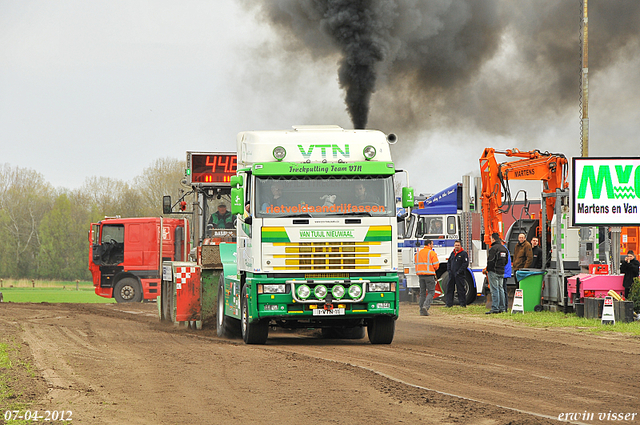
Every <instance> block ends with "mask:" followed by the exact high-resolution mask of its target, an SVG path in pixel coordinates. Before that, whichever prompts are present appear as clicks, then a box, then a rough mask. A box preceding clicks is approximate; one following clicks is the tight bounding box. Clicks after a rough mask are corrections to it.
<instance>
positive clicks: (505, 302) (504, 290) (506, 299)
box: [500, 277, 509, 311]
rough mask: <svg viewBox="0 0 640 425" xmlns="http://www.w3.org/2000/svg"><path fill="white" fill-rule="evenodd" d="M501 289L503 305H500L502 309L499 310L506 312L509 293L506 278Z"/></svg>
mask: <svg viewBox="0 0 640 425" xmlns="http://www.w3.org/2000/svg"><path fill="white" fill-rule="evenodd" d="M502 289H503V291H502V292H504V304H503V305H502V307H503V308H501V309H500V310H502V311H507V310H508V309H509V292H508V290H507V278H506V277H505V278H504V279H503V280H502Z"/></svg>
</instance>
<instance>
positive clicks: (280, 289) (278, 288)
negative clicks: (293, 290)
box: [262, 284, 287, 294]
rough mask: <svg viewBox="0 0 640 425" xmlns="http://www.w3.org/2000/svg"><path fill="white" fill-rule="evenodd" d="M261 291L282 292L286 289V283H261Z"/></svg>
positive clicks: (269, 292) (268, 292) (266, 292)
mask: <svg viewBox="0 0 640 425" xmlns="http://www.w3.org/2000/svg"><path fill="white" fill-rule="evenodd" d="M262 288H263V291H264V293H265V294H284V293H285V292H286V291H287V285H285V284H278V285H263V287H262Z"/></svg>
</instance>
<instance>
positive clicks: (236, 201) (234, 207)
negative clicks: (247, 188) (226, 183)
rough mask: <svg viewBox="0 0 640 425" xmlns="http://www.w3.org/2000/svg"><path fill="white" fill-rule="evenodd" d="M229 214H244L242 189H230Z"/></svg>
mask: <svg viewBox="0 0 640 425" xmlns="http://www.w3.org/2000/svg"><path fill="white" fill-rule="evenodd" d="M232 179H233V177H232ZM231 214H233V215H236V214H244V192H243V191H242V188H238V187H236V188H234V189H231Z"/></svg>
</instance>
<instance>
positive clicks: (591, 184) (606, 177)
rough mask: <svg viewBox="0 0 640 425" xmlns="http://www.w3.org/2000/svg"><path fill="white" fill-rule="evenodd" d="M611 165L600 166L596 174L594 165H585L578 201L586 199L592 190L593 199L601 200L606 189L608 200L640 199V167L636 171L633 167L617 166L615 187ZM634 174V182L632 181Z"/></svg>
mask: <svg viewBox="0 0 640 425" xmlns="http://www.w3.org/2000/svg"><path fill="white" fill-rule="evenodd" d="M610 167H611V166H610V165H600V166H599V167H598V172H597V173H596V171H595V168H594V166H593V165H585V166H584V167H583V169H582V176H581V178H580V187H579V189H578V199H584V198H585V196H586V194H587V189H591V198H592V199H600V197H601V196H602V189H603V187H604V189H605V191H606V194H607V199H636V198H640V166H637V167H636V168H635V170H634V169H633V165H615V171H616V172H615V177H616V178H617V183H618V185H617V186H614V185H613V180H612V175H611V168H610ZM631 174H633V182H629V180H631Z"/></svg>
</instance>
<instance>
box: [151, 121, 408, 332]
mask: <svg viewBox="0 0 640 425" xmlns="http://www.w3.org/2000/svg"><path fill="white" fill-rule="evenodd" d="M395 141H396V137H395V135H393V134H389V135H388V136H387V135H385V134H384V133H382V132H380V131H375V130H345V129H342V128H340V127H337V126H297V127H294V128H293V129H292V130H286V131H247V132H243V133H240V134H238V137H237V152H236V154H237V172H236V174H235V175H234V176H233V177H230V179H229V180H226V179H218V178H217V177H216V176H215V175H211V176H210V175H209V174H211V173H213V174H215V173H214V172H215V171H216V167H210V168H211V169H210V170H208V171H206V170H205V171H206V172H205V173H204V174H203V176H201V177H202V178H200V177H197V176H199V174H197V175H196V170H195V169H196V166H195V162H196V159H198V158H200V157H199V156H195V154H192V156H191V158H192V161H189V158H188V161H187V164H188V167H189V164H190V163H191V162H193V164H192V168H193V170H192V169H188V170H187V174H189V173H191V176H192V178H191V181H192V188H193V191H194V193H195V194H196V197H195V198H194V203H193V206H194V207H193V216H194V219H193V221H194V222H195V224H194V225H193V227H194V228H195V229H204V219H205V218H206V217H204V218H203V217H202V215H203V213H202V212H201V211H203V210H204V211H208V213H205V214H204V215H205V216H208V214H209V213H211V211H212V210H213V209H212V208H209V209H208V210H207V208H203V207H204V206H205V204H206V202H204V201H203V200H207V199H211V200H213V201H215V200H217V199H223V200H224V199H225V198H226V197H227V196H229V195H230V204H231V212H232V214H233V216H234V222H235V236H236V237H235V240H233V241H231V240H228V241H225V240H224V239H216V238H215V235H212V236H211V238H207V236H208V234H207V233H206V232H204V233H203V232H202V231H201V232H198V231H193V234H194V235H196V236H197V235H201V237H200V240H198V237H195V238H194V245H193V246H196V247H198V248H196V250H195V255H193V253H192V256H191V257H192V260H193V263H179V264H178V263H171V262H167V263H165V264H164V266H165V268H164V269H165V270H166V273H165V276H164V277H163V289H162V293H163V297H162V300H163V301H162V305H161V308H160V315H161V317H163V318H165V319H167V320H173V321H174V322H176V323H178V322H182V321H183V322H182V323H185V324H190V325H194V326H196V327H199V326H200V325H201V323H202V321H205V323H206V322H207V321H208V318H211V317H212V316H213V312H214V311H215V316H216V320H217V323H216V325H217V332H218V335H219V336H232V335H237V334H241V335H242V337H243V339H244V341H245V342H246V343H248V344H263V343H265V342H266V340H267V338H268V334H269V329H271V328H273V327H281V328H286V329H321V330H322V335H323V336H324V337H328V338H364V335H365V328H366V329H367V331H368V336H369V340H370V341H371V342H372V343H374V344H389V343H391V342H392V340H393V336H394V332H395V320H396V319H397V317H398V307H399V292H398V267H399V265H398V255H397V221H398V219H397V218H396V210H397V201H396V194H395V186H394V178H395V174H396V169H395V165H394V163H393V161H392V159H391V149H390V145H391V144H393V143H395ZM215 155H216V154H215V153H213V154H202V155H201V156H202V158H203V160H202V161H203V164H205V165H207V166H208V165H210V164H212V163H214V162H215V163H216V164H218V162H220V161H214V160H212V159H211V158H213V157H214V156H215ZM234 165H235V163H234ZM193 176H196V177H193ZM200 180H202V181H204V182H205V183H193V182H196V181H200ZM217 180H221V181H222V182H223V183H220V185H219V186H212V184H215V183H209V182H211V181H213V182H215V181H217ZM224 185H226V188H225V187H224ZM229 185H230V187H229ZM400 198H401V199H402V203H403V206H405V207H408V206H413V191H412V190H411V189H410V188H407V187H405V188H402V196H401V197H400ZM227 199H229V198H227ZM165 204H166V205H168V208H167V209H166V211H165V212H167V213H168V212H171V213H173V212H172V208H171V206H170V205H171V202H170V199H167V200H166V202H165ZM183 204H184V203H183ZM201 204H202V205H201ZM207 231H209V230H207ZM214 232H215V229H214ZM205 249H207V250H212V251H211V254H212V255H209V254H207V256H205ZM207 253H208V251H207ZM218 253H219V256H218ZM209 256H211V257H215V261H214V262H213V263H212V265H211V266H209V267H207V266H206V263H207V262H208V261H205V260H206V257H209ZM216 264H217V265H216ZM187 266H188V268H185V267H187ZM216 269H218V271H216ZM220 269H221V270H220ZM216 284H217V288H216V287H215V286H212V285H216ZM215 293H217V300H216V301H215V304H213V305H212V303H211V301H210V300H212V299H213V298H214V297H213V296H212V295H213V294H215ZM216 306H217V308H215V307H216Z"/></svg>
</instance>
